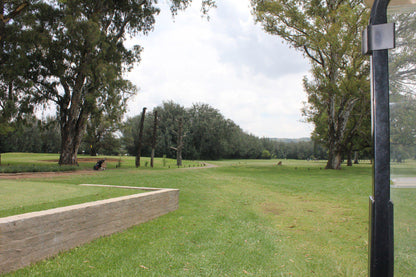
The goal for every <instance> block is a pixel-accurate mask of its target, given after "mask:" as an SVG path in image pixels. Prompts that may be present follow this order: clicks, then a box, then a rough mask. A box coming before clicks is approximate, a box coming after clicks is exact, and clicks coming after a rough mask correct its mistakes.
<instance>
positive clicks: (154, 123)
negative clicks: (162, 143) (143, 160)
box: [150, 111, 157, 168]
mask: <svg viewBox="0 0 416 277" xmlns="http://www.w3.org/2000/svg"><path fill="white" fill-rule="evenodd" d="M156 133H157V111H155V120H154V122H153V136H152V153H151V154H150V166H151V167H152V168H153V160H154V158H155V148H156Z"/></svg>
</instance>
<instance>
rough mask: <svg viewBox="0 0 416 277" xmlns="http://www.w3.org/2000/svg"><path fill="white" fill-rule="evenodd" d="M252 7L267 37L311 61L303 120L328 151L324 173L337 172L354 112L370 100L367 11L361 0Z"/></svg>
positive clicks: (299, 0) (296, 0) (256, 0)
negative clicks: (364, 40) (364, 34)
mask: <svg viewBox="0 0 416 277" xmlns="http://www.w3.org/2000/svg"><path fill="white" fill-rule="evenodd" d="M251 3H252V6H253V10H254V14H255V17H256V21H257V22H260V23H261V24H262V25H263V27H264V29H265V30H266V32H268V33H271V34H275V35H278V36H280V37H282V38H283V39H284V40H285V41H286V42H287V43H288V44H289V45H290V46H291V47H294V48H295V49H296V50H299V51H302V52H303V54H304V55H305V56H306V57H307V58H308V59H309V60H310V61H311V66H312V76H313V80H308V79H307V78H306V77H305V78H304V87H305V90H306V92H307V94H308V103H307V105H306V107H305V108H304V110H303V115H304V116H306V117H307V121H309V122H312V123H314V125H315V130H314V132H313V137H314V139H315V140H317V141H320V142H321V143H324V144H325V145H326V147H327V148H328V162H327V166H326V168H328V169H339V168H340V165H341V160H342V153H343V151H344V149H345V146H346V144H347V143H348V141H347V138H348V133H349V132H350V131H351V130H349V129H348V126H349V121H350V118H351V116H352V115H353V110H354V107H355V106H356V104H357V103H358V102H360V101H361V98H362V97H369V96H368V95H369V85H368V84H369V81H368V76H369V71H368V67H369V65H368V61H367V60H366V58H364V57H363V56H362V55H361V51H360V45H361V30H362V29H363V26H365V25H366V24H367V21H368V11H367V10H366V9H365V7H364V5H363V3H362V1H359V0H336V1H327V0H309V1H304V0H280V1H271V0H252V1H251ZM368 111H369V107H368V109H366V110H364V111H362V112H363V113H364V114H366V113H367V112H368ZM368 116H369V113H368Z"/></svg>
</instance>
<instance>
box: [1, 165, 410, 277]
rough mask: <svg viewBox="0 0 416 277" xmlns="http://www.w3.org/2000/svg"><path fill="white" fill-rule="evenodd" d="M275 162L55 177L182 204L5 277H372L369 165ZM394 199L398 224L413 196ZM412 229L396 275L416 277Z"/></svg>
mask: <svg viewBox="0 0 416 277" xmlns="http://www.w3.org/2000/svg"><path fill="white" fill-rule="evenodd" d="M277 162H278V161H273V160H269V161H258V160H256V161H247V160H245V161H243V160H241V161H220V162H215V164H217V165H219V167H216V168H206V169H194V170H192V169H191V170H188V169H170V170H151V169H140V170H138V169H135V168H122V169H117V170H107V171H103V172H100V174H97V175H79V176H77V175H75V176H70V177H69V176H65V177H59V178H57V179H55V181H57V182H58V183H59V184H67V185H74V184H79V183H100V184H106V185H127V186H148V187H162V188H178V189H180V202H179V205H180V207H179V209H178V210H177V211H175V212H173V213H170V214H168V215H165V216H163V217H160V218H158V219H156V220H153V221H151V222H148V223H145V224H142V225H139V226H136V227H133V228H130V229H128V230H127V231H125V232H122V233H119V234H115V235H112V236H110V237H106V238H101V239H98V240H96V241H94V242H92V243H89V244H87V245H84V246H82V247H78V248H76V249H74V250H72V251H69V252H65V253H62V254H60V255H58V256H57V257H55V258H52V259H49V260H46V261H43V262H39V263H37V264H35V265H33V266H30V267H27V268H24V269H22V270H19V271H17V272H15V273H12V274H8V275H6V276H367V247H368V196H369V195H370V194H371V166H370V165H369V164H363V165H358V166H354V167H352V168H351V167H350V168H347V167H344V168H343V169H342V170H338V171H334V170H324V169H323V168H324V166H325V163H323V162H306V161H301V162H297V161H285V160H284V161H283V165H281V166H277ZM38 181H41V180H37V182H38ZM48 183H51V182H50V180H49V182H48ZM395 197H396V198H398V199H401V200H400V201H401V205H399V206H404V208H402V207H397V208H396V217H399V216H402V215H401V214H402V213H403V212H405V211H407V210H408V209H407V208H406V207H407V206H408V202H409V201H410V202H411V201H412V195H411V194H409V193H404V191H403V193H402V192H401V191H398V192H397V193H396V194H395ZM413 205H414V204H413ZM412 207H413V209H414V206H412ZM411 212H412V211H410V213H409V215H407V217H408V219H409V220H410V218H413V220H414V214H415V213H414V210H413V214H411ZM406 220H407V219H406ZM413 222H414V221H413ZM398 226H399V224H396V227H398ZM412 226H414V224H413V225H412ZM407 227H409V226H406V225H404V226H403V227H399V229H398V231H396V241H400V239H401V236H402V230H404V232H407V229H406V228H407ZM412 228H413V227H409V232H410V233H412V234H413V235H410V236H409V235H406V237H407V238H411V240H413V242H407V244H408V245H409V248H408V249H407V250H405V249H403V251H407V252H403V251H402V249H396V257H397V260H396V273H397V276H412V274H414V271H413V269H414V268H415V267H416V264H415V261H414V259H412V257H411V255H412V252H411V250H412V249H415V248H414V247H415V244H414V241H415V240H416V239H415V238H414V232H415V231H414V228H413V229H412ZM412 243H413V244H412ZM412 247H413V248H412ZM413 252H414V251H413ZM413 257H414V256H413Z"/></svg>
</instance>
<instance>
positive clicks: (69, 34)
mask: <svg viewBox="0 0 416 277" xmlns="http://www.w3.org/2000/svg"><path fill="white" fill-rule="evenodd" d="M189 2H190V1H188V0H172V1H171V2H170V3H171V8H172V12H173V13H175V12H176V11H177V10H178V9H184V8H186V7H187V6H188V4H189ZM155 4H156V3H155V1H147V0H133V1H128V0H105V1H104V0H98V1H95V0H94V1H92V0H87V1H80V0H75V1H59V0H51V1H42V2H40V3H39V4H38V5H31V6H30V9H29V10H30V12H28V13H25V14H26V15H27V16H26V21H25V22H26V24H25V25H24V26H23V28H22V30H23V31H24V33H25V36H26V37H28V38H31V46H30V47H29V48H26V49H25V50H26V51H27V56H28V60H29V61H30V65H29V67H28V70H27V72H26V73H25V74H24V78H25V79H26V80H30V81H31V82H32V87H31V90H30V92H31V94H32V96H33V98H32V99H33V101H36V102H42V101H43V102H49V103H50V102H53V103H54V104H56V106H57V110H58V113H59V119H60V124H61V136H62V147H61V156H60V159H59V163H60V164H76V163H77V152H78V148H79V145H80V142H81V139H82V137H83V134H84V132H85V128H86V122H87V120H88V118H89V117H90V115H91V112H92V110H94V109H95V108H96V107H98V106H102V105H106V106H110V107H112V109H115V110H118V109H124V107H125V102H126V100H127V99H128V98H129V97H130V96H131V95H133V93H134V92H135V88H134V86H133V85H132V84H131V83H130V82H129V81H127V80H125V79H124V77H123V73H125V72H127V71H129V70H131V68H132V67H133V66H134V65H135V64H137V63H138V62H139V60H140V52H141V50H142V49H141V47H140V46H138V45H135V46H134V47H132V48H130V49H128V48H126V46H125V44H124V42H125V40H126V39H127V38H128V37H129V36H133V35H136V34H138V33H148V32H149V31H151V30H152V29H153V25H154V22H155V18H154V16H155V15H156V14H157V13H158V12H159V9H158V8H157V7H156V6H155ZM212 5H213V3H212V1H209V0H204V1H203V7H204V8H207V7H209V6H212ZM115 99H117V100H118V101H114V100H115Z"/></svg>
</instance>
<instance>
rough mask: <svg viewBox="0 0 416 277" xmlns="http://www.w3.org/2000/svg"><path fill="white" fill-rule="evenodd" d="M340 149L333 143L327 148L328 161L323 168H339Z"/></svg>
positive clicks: (340, 159)
mask: <svg viewBox="0 0 416 277" xmlns="http://www.w3.org/2000/svg"><path fill="white" fill-rule="evenodd" d="M341 161H342V151H341V150H340V149H339V148H338V147H336V146H335V145H334V144H330V146H329V149H328V162H327V163H326V167H325V169H341Z"/></svg>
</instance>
